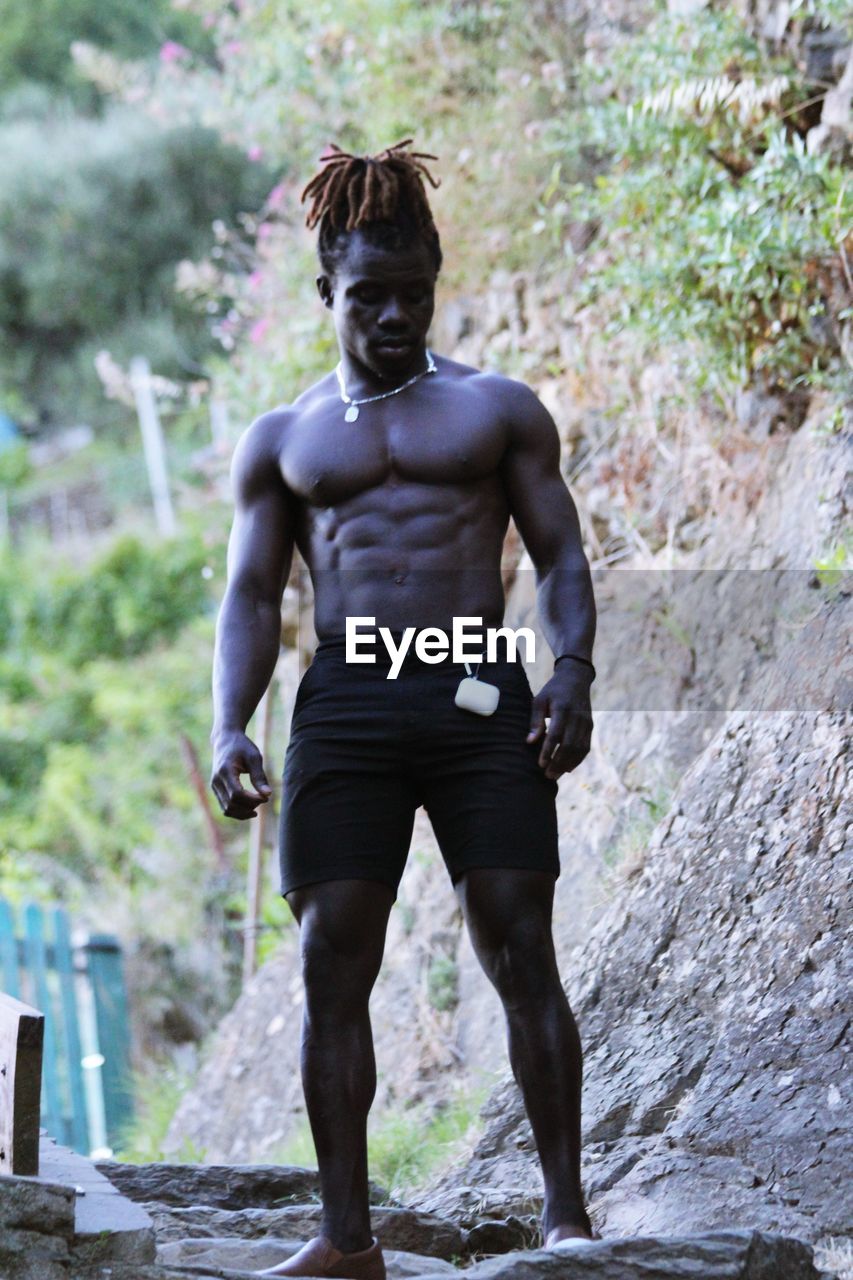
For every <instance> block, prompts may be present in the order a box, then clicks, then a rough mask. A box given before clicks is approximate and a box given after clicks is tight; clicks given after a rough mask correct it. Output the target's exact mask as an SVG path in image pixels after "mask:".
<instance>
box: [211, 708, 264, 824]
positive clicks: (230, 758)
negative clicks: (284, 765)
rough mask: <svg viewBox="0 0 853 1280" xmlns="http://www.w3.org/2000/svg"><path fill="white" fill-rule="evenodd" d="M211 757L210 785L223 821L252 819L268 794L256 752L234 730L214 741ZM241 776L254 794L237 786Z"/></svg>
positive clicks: (249, 739)
mask: <svg viewBox="0 0 853 1280" xmlns="http://www.w3.org/2000/svg"><path fill="white" fill-rule="evenodd" d="M213 754H214V759H213V776H212V777H211V779H210V785H211V787H212V788H213V792H214V795H215V796H216V798H217V800H218V801H219V804H220V807H221V809H222V812H223V813H224V814H225V816H226V818H240V819H245V818H254V817H255V816H256V815H255V810H256V809H257V807H258V805H260V804H266V802H267V800H269V798H270V795H271V793H272V788H271V787H270V784H269V783H268V782H267V779H266V774H265V773H264V763H263V760H262V759H261V753H260V751H259V750H258V748H257V747H256V746H255V744H254V742H252V740H251V738H247V737H246V735H245V733H240V732H239V731H238V730H234V731H232V732H230V733H226V734H222V735H220V736H218V737H216V738H215V739H214V741H213ZM243 773H248V775H249V777H250V778H251V780H252V786H253V787H254V788H255V790H254V791H246V790H245V789H244V788H243V787H242V786H241V785H240V775H241V774H243Z"/></svg>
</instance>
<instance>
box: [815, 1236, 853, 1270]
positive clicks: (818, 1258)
mask: <svg viewBox="0 0 853 1280" xmlns="http://www.w3.org/2000/svg"><path fill="white" fill-rule="evenodd" d="M815 1265H816V1266H817V1267H819V1268H820V1270H821V1271H824V1272H826V1273H828V1275H830V1276H832V1277H834V1280H853V1241H851V1240H841V1239H836V1238H835V1237H833V1236H829V1237H827V1239H825V1240H822V1241H821V1242H820V1244H819V1245H818V1246H817V1248H816V1249H815Z"/></svg>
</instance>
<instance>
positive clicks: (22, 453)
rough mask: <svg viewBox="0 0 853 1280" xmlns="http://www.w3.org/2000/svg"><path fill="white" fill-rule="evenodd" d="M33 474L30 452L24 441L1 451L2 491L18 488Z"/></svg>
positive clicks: (0, 483)
mask: <svg viewBox="0 0 853 1280" xmlns="http://www.w3.org/2000/svg"><path fill="white" fill-rule="evenodd" d="M31 472H32V467H31V466H30V455H29V450H28V449H27V446H26V444H25V443H24V442H23V441H22V440H20V441H18V442H17V443H15V444H11V445H7V446H6V448H4V449H0V489H15V488H17V486H18V485H20V484H23V483H24V481H25V480H26V479H28V477H29V476H30V474H31Z"/></svg>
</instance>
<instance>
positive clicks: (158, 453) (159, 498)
mask: <svg viewBox="0 0 853 1280" xmlns="http://www.w3.org/2000/svg"><path fill="white" fill-rule="evenodd" d="M130 385H131V387H132V388H133V395H134V399H135V400H136V412H137V415H138V417H139V429H140V431H141V432H142V445H143V448H144V450H145V465H146V466H147V468H148V483H149V484H150V485H151V497H152V500H153V502H154V515H155V517H156V519H157V528H158V529H159V530H160V532H161V533H162V534H163V536H164V537H166V538H171V537H172V536H173V534H174V533H175V530H176V525H175V513H174V511H173V510H172V499H171V496H170V494H169V474H168V471H167V468H166V449H165V446H164V444H163V431H162V428H161V426H160V417H159V415H158V413H157V402H156V401H155V399H154V392H153V391H152V389H151V366H150V365H149V363H148V361H147V360H146V359H145V356H134V357H133V359H132V360H131V362H130Z"/></svg>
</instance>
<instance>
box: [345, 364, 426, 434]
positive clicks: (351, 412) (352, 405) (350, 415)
mask: <svg viewBox="0 0 853 1280" xmlns="http://www.w3.org/2000/svg"><path fill="white" fill-rule="evenodd" d="M426 358H427V367H426V368H425V369H422V370H421V372H420V373H416V374H415V376H414V377H413V378H409V381H408V382H404V383H403V384H402V386H399V387H395V388H394V390H393V391H381V392H380V393H379V395H378V396H365V397H364V399H363V400H353V398H352V396H348V395H347V388H346V383H345V382H344V371H343V368H342V366H341V365H340V364H338V366H337V368H336V369H335V374H336V376H337V379H338V386H339V387H340V389H341V400H343V402H344V404H345V405H348V406H349V407H348V408H347V411H346V413H345V414H344V422H355V420H356V418H357V417H358V409H359V405H362V404H373V402H374V401H375V400H387V399H388V397H389V396H398V395H399V394H400V392H401V391H405V390H406V387H411V386H413V385H414V383H416V382H420V380H421V378H425V377H426V376H427V374H428V373H435V372H436V364H435V361H434V360H433V358H432V352H431V351H430V350H429V348H427V353H426Z"/></svg>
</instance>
